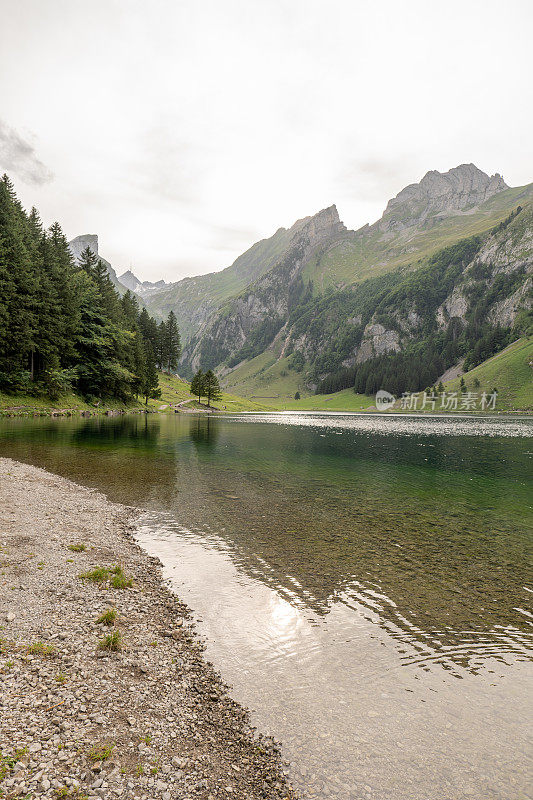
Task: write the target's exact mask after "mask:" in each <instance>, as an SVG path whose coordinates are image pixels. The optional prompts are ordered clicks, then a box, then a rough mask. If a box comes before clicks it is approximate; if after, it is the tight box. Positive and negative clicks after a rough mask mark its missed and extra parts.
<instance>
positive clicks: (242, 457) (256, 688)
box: [0, 412, 533, 800]
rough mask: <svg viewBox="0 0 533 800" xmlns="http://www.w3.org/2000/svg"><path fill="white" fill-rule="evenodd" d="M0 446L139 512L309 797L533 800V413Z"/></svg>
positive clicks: (3, 433)
mask: <svg viewBox="0 0 533 800" xmlns="http://www.w3.org/2000/svg"><path fill="white" fill-rule="evenodd" d="M0 455H2V456H7V457H11V458H14V459H17V460H19V461H23V462H26V463H31V464H34V465H37V466H40V467H44V468H45V469H47V470H50V471H51V472H54V473H57V474H59V475H62V476H64V477H67V478H70V479H71V480H73V481H75V482H77V483H79V484H82V485H85V486H90V487H95V488H97V489H98V490H100V491H102V492H104V493H105V494H106V495H107V497H108V498H109V499H110V500H112V501H116V502H120V503H124V504H126V505H131V506H136V507H139V508H140V509H142V515H141V518H140V523H139V530H138V541H139V542H140V543H141V544H142V546H143V547H144V548H145V549H146V550H147V551H148V552H150V553H151V554H153V555H157V556H158V557H159V558H160V559H161V561H162V563H163V565H164V577H165V579H166V580H168V582H169V583H170V585H171V586H172V588H173V589H174V590H175V591H176V592H177V593H178V594H179V596H180V597H181V598H182V599H183V600H185V601H186V602H187V603H188V604H189V605H190V606H191V608H192V609H193V610H194V614H195V619H196V621H197V628H198V631H199V633H200V634H201V636H202V637H203V638H204V639H205V643H206V646H207V652H206V655H207V658H208V659H209V660H211V661H212V662H213V663H214V664H215V666H216V667H217V669H218V670H219V671H220V672H221V674H222V676H223V678H224V679H225V680H226V682H227V683H229V684H230V685H231V686H232V695H233V696H234V697H235V699H237V700H239V701H240V702H241V703H243V704H244V705H245V706H248V707H249V708H250V709H251V710H252V720H253V723H254V725H256V726H257V727H258V729H259V730H261V731H262V732H263V733H267V734H271V735H273V736H274V737H275V738H276V739H277V740H279V741H280V742H281V744H282V748H283V754H284V757H285V758H286V759H287V761H288V762H290V774H291V778H292V780H293V783H294V785H295V787H296V788H297V789H299V790H300V791H301V794H302V797H305V798H321V799H322V798H324V799H325V798H327V799H328V800H346V799H349V800H352V799H353V800H356V799H358V798H364V799H365V800H372V799H373V798H375V799H376V800H463V798H469V799H472V800H493V799H496V798H497V799H498V800H526V798H531V797H532V793H531V792H532V790H531V786H532V785H533V775H532V769H531V766H532V758H531V756H532V748H531V719H532V712H533V671H532V663H531V662H532V656H533V613H532V611H533V609H532V605H533V603H532V601H533V575H532V571H531V555H532V540H533V537H532V533H533V469H532V466H533V420H532V419H531V418H529V419H528V418H525V417H522V418H519V417H517V418H513V419H511V418H482V417H475V416H470V417H468V418H466V417H452V416H451V415H449V416H447V417H413V416H401V415H394V414H386V415H378V414H376V415H363V414H361V415H357V414H313V413H305V414H304V413H296V412H295V413H285V414H281V413H280V414H268V415H266V414H265V415H259V414H255V415H239V416H238V415H234V416H230V415H228V416H222V415H217V416H211V417H207V416H196V415H185V414H183V415H177V414H176V415H158V414H151V415H138V416H137V415H130V416H120V417H91V418H69V419H50V418H46V419H45V418H35V419H4V420H1V421H0ZM28 500H29V502H31V498H28Z"/></svg>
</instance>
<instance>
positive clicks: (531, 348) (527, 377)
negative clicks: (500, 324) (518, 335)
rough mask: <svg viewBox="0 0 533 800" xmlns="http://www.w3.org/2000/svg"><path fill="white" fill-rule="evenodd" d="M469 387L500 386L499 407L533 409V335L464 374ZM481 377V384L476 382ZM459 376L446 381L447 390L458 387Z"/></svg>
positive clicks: (488, 387)
mask: <svg viewBox="0 0 533 800" xmlns="http://www.w3.org/2000/svg"><path fill="white" fill-rule="evenodd" d="M463 379H464V382H465V383H466V387H467V389H468V390H469V391H473V392H483V391H485V392H487V393H489V392H492V390H493V389H497V390H498V401H497V406H496V410H500V411H514V410H527V411H533V337H531V336H530V337H528V338H527V339H518V340H517V341H516V342H513V344H511V345H509V347H506V348H505V350H502V352H501V353H498V354H497V355H495V356H493V357H492V358H489V359H487V361H484V362H483V363H482V364H479V365H478V366H477V367H474V369H471V370H470V371H469V372H465V374H464V375H463ZM477 381H479V386H477ZM459 386H460V378H456V379H455V380H452V381H447V382H446V384H445V388H446V390H447V391H458V390H459Z"/></svg>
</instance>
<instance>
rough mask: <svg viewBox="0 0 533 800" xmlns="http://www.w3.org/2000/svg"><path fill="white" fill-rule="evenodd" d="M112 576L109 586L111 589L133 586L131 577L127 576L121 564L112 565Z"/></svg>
mask: <svg viewBox="0 0 533 800" xmlns="http://www.w3.org/2000/svg"><path fill="white" fill-rule="evenodd" d="M111 572H112V573H113V577H112V578H111V586H112V587H113V589H129V588H130V587H131V586H133V579H132V578H128V577H127V576H126V575H125V574H124V571H123V569H122V567H121V566H116V567H113V569H112V570H111Z"/></svg>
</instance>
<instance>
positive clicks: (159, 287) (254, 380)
mask: <svg viewBox="0 0 533 800" xmlns="http://www.w3.org/2000/svg"><path fill="white" fill-rule="evenodd" d="M532 201H533V184H528V185H526V186H521V187H515V188H510V187H508V186H507V184H506V183H505V181H504V179H503V178H502V177H501V175H499V174H495V175H493V176H489V175H487V174H485V173H484V172H482V171H481V170H480V169H478V168H477V167H476V166H475V165H474V164H463V165H460V166H458V167H455V168H453V169H451V170H449V171H448V172H446V173H440V172H436V171H430V172H428V173H427V174H426V175H425V176H424V177H423V178H422V180H421V181H420V182H419V183H413V184H410V185H409V186H406V187H405V188H404V189H402V191H400V192H399V193H398V194H397V195H396V197H394V198H392V199H391V200H390V201H389V202H388V204H387V206H386V209H385V211H384V213H383V215H382V217H381V218H380V219H379V220H378V221H377V222H375V223H373V224H367V225H365V226H363V227H362V228H360V229H359V230H356V231H352V230H348V229H347V228H346V227H345V225H344V224H343V223H342V222H341V221H340V219H339V215H338V212H337V209H336V207H335V206H334V205H332V206H330V207H329V208H326V209H323V210H321V211H319V212H318V213H317V214H315V215H313V216H311V217H305V218H303V219H300V220H298V221H297V222H296V223H294V225H292V226H291V227H290V228H288V229H285V228H280V229H279V230H277V231H276V232H275V233H274V234H273V235H272V236H271V237H270V238H268V239H264V240H261V241H259V242H257V243H256V244H254V245H253V246H252V247H251V248H250V249H249V250H247V251H246V252H245V253H243V254H242V255H241V256H239V258H237V259H236V261H235V262H234V263H233V264H232V265H231V266H229V267H227V268H226V269H223V270H221V271H220V272H215V273H211V274H207V275H201V276H198V277H193V278H185V279H183V280H180V281H178V282H175V283H165V282H164V281H162V280H161V281H157V282H154V283H152V282H146V281H145V282H141V281H139V280H138V279H137V278H136V277H135V275H133V273H132V272H131V271H127V272H125V273H124V274H122V275H120V276H119V277H118V278H117V276H116V273H115V272H114V270H113V268H112V267H111V265H108V269H109V271H110V275H111V278H112V280H113V282H114V283H115V284H116V285H119V286H121V287H124V288H127V289H129V290H130V291H132V292H134V293H135V294H136V295H137V296H138V297H139V299H140V301H141V302H142V303H143V304H145V305H146V306H147V308H148V310H149V311H150V313H152V314H153V315H155V316H156V317H160V318H161V317H164V316H166V315H167V314H168V312H169V311H170V310H171V309H172V310H173V311H174V312H175V314H176V316H177V318H178V322H179V324H180V328H181V332H182V339H183V342H184V351H183V355H182V363H181V367H180V369H181V370H182V371H183V372H184V374H190V373H191V372H192V371H194V370H196V369H198V368H202V369H207V368H214V369H217V371H218V372H219V374H220V375H221V376H223V379H224V381H225V383H226V385H228V386H230V387H231V388H233V389H234V390H238V391H241V392H243V393H254V392H257V391H261V390H262V389H264V387H269V388H270V389H275V387H276V382H279V379H280V378H282V377H285V378H287V375H289V376H290V377H291V379H292V385H302V381H303V383H304V384H305V385H307V386H308V387H314V386H317V385H319V384H320V382H321V381H324V379H326V378H327V376H328V375H332V374H337V373H339V372H342V371H346V370H352V371H353V369H354V367H355V366H356V365H358V364H363V363H365V362H367V361H372V360H375V359H377V358H379V357H381V356H383V355H384V354H387V353H389V354H395V353H396V354H400V353H403V352H409V350H410V348H411V349H412V347H413V346H414V344H415V343H416V342H417V341H418V342H421V341H422V340H423V341H425V342H426V343H427V342H428V341H429V340H431V341H433V340H435V337H436V336H437V334H438V333H439V332H440V333H441V334H443V331H445V330H446V331H448V328H449V327H450V324H451V321H453V325H452V327H453V326H456V327H457V331H456V339H457V338H458V337H459V338H460V335H459V334H461V335H462V339H463V340H464V341H463V345H464V346H463V350H465V352H463V353H462V355H463V356H464V355H465V353H467V354H468V353H470V351H472V350H473V348H474V347H475V340H476V334H475V333H473V332H472V330H471V328H472V325H473V324H474V323H473V322H472V314H473V306H474V305H476V303H477V305H479V302H480V300H479V297H478V295H479V294H480V292H481V294H487V292H488V291H489V289H490V288H491V286H492V287H493V286H494V284H495V283H496V285H497V286H498V287H499V288H498V291H497V292H496V293H495V295H494V298H493V300H494V302H492V301H491V300H490V298H488V299H487V298H486V302H485V312H484V313H485V319H484V321H483V325H482V326H481V327H479V325H478V323H477V322H476V323H475V325H478V327H479V330H478V332H477V338H478V339H482V338H483V337H485V339H486V338H487V336H488V335H489V332H488V330H487V326H492V328H501V327H503V328H505V329H506V330H507V329H509V330H510V329H511V328H512V326H513V325H514V324H515V320H516V318H517V316H520V314H521V312H524V313H526V314H527V312H528V310H529V309H530V308H531V271H532V251H533V247H532V237H533V225H532V213H531V212H532V206H531V203H532ZM517 209H519V212H518V213H517ZM510 215H512V216H510ZM464 241H466V242H469V244H468V245H464V244H463V245H461V244H460V243H461V242H464ZM87 244H88V245H89V246H90V247H91V249H95V252H97V251H98V242H97V237H94V236H82V237H77V238H76V239H75V240H73V241H72V242H71V243H70V245H71V249H72V251H73V253H74V255H75V256H78V255H79V252H80V247H81V248H82V249H83V247H82V245H84V246H87ZM454 247H455V248H456V252H455V251H454V252H452V251H450V252H449V253H448V256H446V255H445V253H446V249H447V248H448V249H449V248H454ZM457 248H458V250H457ZM443 253H444V256H443ZM458 253H460V254H461V258H460V259H459V261H460V262H461V263H460V266H459V265H458V262H457V258H458ZM446 261H448V263H445V262H446ZM450 270H451V272H450ZM452 272H453V276H452V275H451V273H452ZM437 273H438V274H437ZM481 274H483V277H482V278H481V277H476V276H478V275H481ZM502 275H504V276H507V278H506V280H505V281H502V278H501V276H502ZM416 276H418V277H416ZM424 280H425V284H424V286H425V288H424V289H423V290H422V289H421V284H422V283H424ZM440 281H442V282H443V285H442V287H441V288H440V292H437V294H438V295H439V298H438V299H439V302H438V303H437V305H436V306H434V302H433V301H431V302H429V305H428V302H427V301H428V298H427V297H426V300H425V302H426V306H424V307H419V304H417V301H416V292H417V291H418V292H421V291H422V294H424V293H425V292H426V290H427V292H430V290H431V289H433V290H435V286H436V285H437V284H439V282H440ZM502 283H505V286H503V287H502V285H500V284H502ZM432 284H433V286H432ZM439 285H440V284H439ZM409 292H411V293H412V296H411V297H409ZM387 293H389V294H390V293H392V297H388V296H387ZM493 293H494V292H493ZM502 304H503V305H502ZM429 307H431V315H428V308H429ZM478 322H479V320H478ZM475 325H474V327H475ZM465 336H466V340H468V341H466V340H465ZM435 347H437V345H436V344H435ZM452 349H453V348H452ZM452 349H450V358H452V357H456V356H458V355H460V354H461V353H460V352H459V351H458V352H454V353H453V356H452V352H451V350H452ZM444 360H445V361H446V359H444ZM448 360H449V359H448ZM291 368H292V369H291ZM283 372H285V375H284V376H283V375H282V374H281V373H283ZM347 379H348V378H347ZM420 379H422V378H420ZM282 382H283V381H282ZM285 383H286V381H285Z"/></svg>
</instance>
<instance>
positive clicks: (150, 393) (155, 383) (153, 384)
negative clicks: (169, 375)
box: [142, 343, 161, 405]
mask: <svg viewBox="0 0 533 800" xmlns="http://www.w3.org/2000/svg"><path fill="white" fill-rule="evenodd" d="M145 353H146V366H145V370H144V376H143V381H142V393H143V395H144V397H145V401H144V402H145V405H148V400H149V399H150V398H152V399H153V400H159V398H160V397H161V389H160V388H159V376H158V374H157V369H156V367H155V357H154V351H153V350H152V347H151V345H150V344H149V343H147V344H146V348H145Z"/></svg>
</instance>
